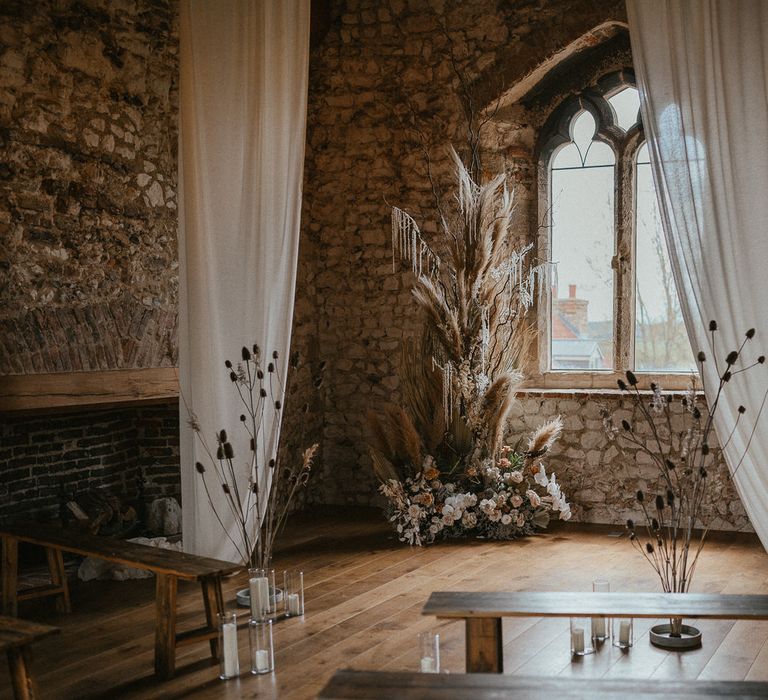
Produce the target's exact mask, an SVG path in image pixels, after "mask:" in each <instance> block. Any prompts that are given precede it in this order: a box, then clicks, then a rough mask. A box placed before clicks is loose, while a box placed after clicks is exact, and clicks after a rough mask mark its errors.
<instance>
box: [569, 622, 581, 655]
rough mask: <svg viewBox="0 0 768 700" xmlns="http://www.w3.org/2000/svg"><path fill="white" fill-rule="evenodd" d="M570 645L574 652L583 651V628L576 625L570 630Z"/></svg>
mask: <svg viewBox="0 0 768 700" xmlns="http://www.w3.org/2000/svg"><path fill="white" fill-rule="evenodd" d="M571 647H572V648H573V652H574V653H575V654H583V653H584V630H583V629H582V628H581V627H577V628H576V629H575V630H573V632H571Z"/></svg>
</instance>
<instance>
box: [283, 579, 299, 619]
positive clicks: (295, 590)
mask: <svg viewBox="0 0 768 700" xmlns="http://www.w3.org/2000/svg"><path fill="white" fill-rule="evenodd" d="M283 601H284V604H285V616H286V617H300V616H301V615H303V614H304V572H303V571H284V572H283Z"/></svg>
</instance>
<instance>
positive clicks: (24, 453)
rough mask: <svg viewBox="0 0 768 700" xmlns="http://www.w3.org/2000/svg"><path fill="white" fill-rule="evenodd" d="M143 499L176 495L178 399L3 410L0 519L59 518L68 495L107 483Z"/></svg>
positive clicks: (123, 493) (125, 495)
mask: <svg viewBox="0 0 768 700" xmlns="http://www.w3.org/2000/svg"><path fill="white" fill-rule="evenodd" d="M140 480H141V481H143V482H144V483H143V494H144V499H145V502H146V503H150V502H151V501H153V500H154V499H155V498H158V497H161V496H173V497H175V498H176V499H177V500H180V497H181V483H180V480H179V409H178V404H177V402H171V403H167V404H161V405H157V406H144V407H140V408H136V407H134V408H113V409H104V408H91V409H83V410H78V411H67V412H58V413H49V414H39V413H38V414H36V415H35V416H30V415H28V414H20V415H17V416H4V417H3V420H2V422H1V423H0V519H2V518H24V517H34V518H51V517H56V516H57V515H58V512H59V505H60V503H61V501H62V498H63V497H66V498H67V499H69V498H72V497H77V496H78V495H82V494H83V493H85V492H87V491H92V490H94V489H106V490H107V491H109V492H110V493H114V494H115V495H119V496H121V497H123V498H127V499H136V498H137V497H138V495H139V492H140V485H139V481H140Z"/></svg>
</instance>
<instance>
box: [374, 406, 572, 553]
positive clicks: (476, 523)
mask: <svg viewBox="0 0 768 700" xmlns="http://www.w3.org/2000/svg"><path fill="white" fill-rule="evenodd" d="M561 427H562V426H561V424H560V422H559V420H558V421H556V422H554V423H553V424H552V425H551V430H552V435H553V439H554V437H556V436H555V433H559V431H560V430H561ZM537 487H539V488H541V489H543V490H544V495H540V494H539V493H538V492H537V491H536V490H535V489H536V488H537ZM381 492H382V493H383V494H384V495H385V496H386V497H387V499H388V501H389V504H390V508H389V510H390V514H389V520H390V522H392V524H393V525H394V527H395V530H396V531H397V534H398V539H399V540H400V541H401V542H406V543H408V544H411V545H424V544H430V543H432V542H434V541H435V539H437V538H438V537H443V538H449V537H465V536H470V535H474V536H480V537H487V538H488V539H496V540H511V539H515V538H517V537H521V536H523V535H531V534H533V533H534V531H535V530H536V529H537V528H540V529H543V528H546V526H547V525H548V524H549V520H550V512H551V511H559V513H560V519H561V520H570V518H571V508H570V505H569V504H568V501H567V500H566V498H565V496H564V495H563V493H562V491H561V490H560V486H559V484H558V483H557V481H556V480H555V475H554V474H552V475H551V476H550V477H549V478H548V477H547V473H546V469H545V467H544V465H543V464H541V463H538V464H536V466H535V467H533V468H532V469H531V468H529V469H526V456H525V455H524V454H522V455H521V454H519V453H516V452H515V451H514V449H513V448H512V447H509V446H508V445H505V446H504V447H502V450H501V457H500V459H499V460H498V461H497V462H496V464H488V465H487V466H485V467H484V468H483V469H482V472H481V473H480V474H472V475H471V476H470V475H468V477H467V478H466V479H465V480H464V481H463V483H462V482H461V481H459V482H455V481H451V480H450V477H448V479H447V480H446V477H445V476H443V475H441V473H440V470H439V469H437V468H436V467H435V464H434V460H433V459H432V457H427V458H426V460H425V461H424V465H423V468H422V471H421V472H419V473H418V474H416V475H415V476H414V477H408V478H406V479H405V482H400V481H398V480H397V479H390V480H389V481H388V482H386V483H384V484H382V485H381Z"/></svg>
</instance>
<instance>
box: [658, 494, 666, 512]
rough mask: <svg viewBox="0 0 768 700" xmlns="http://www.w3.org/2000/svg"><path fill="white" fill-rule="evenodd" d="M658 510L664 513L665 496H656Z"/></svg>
mask: <svg viewBox="0 0 768 700" xmlns="http://www.w3.org/2000/svg"><path fill="white" fill-rule="evenodd" d="M656 510H659V511H662V510H664V497H663V496H660V495H659V496H656Z"/></svg>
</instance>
